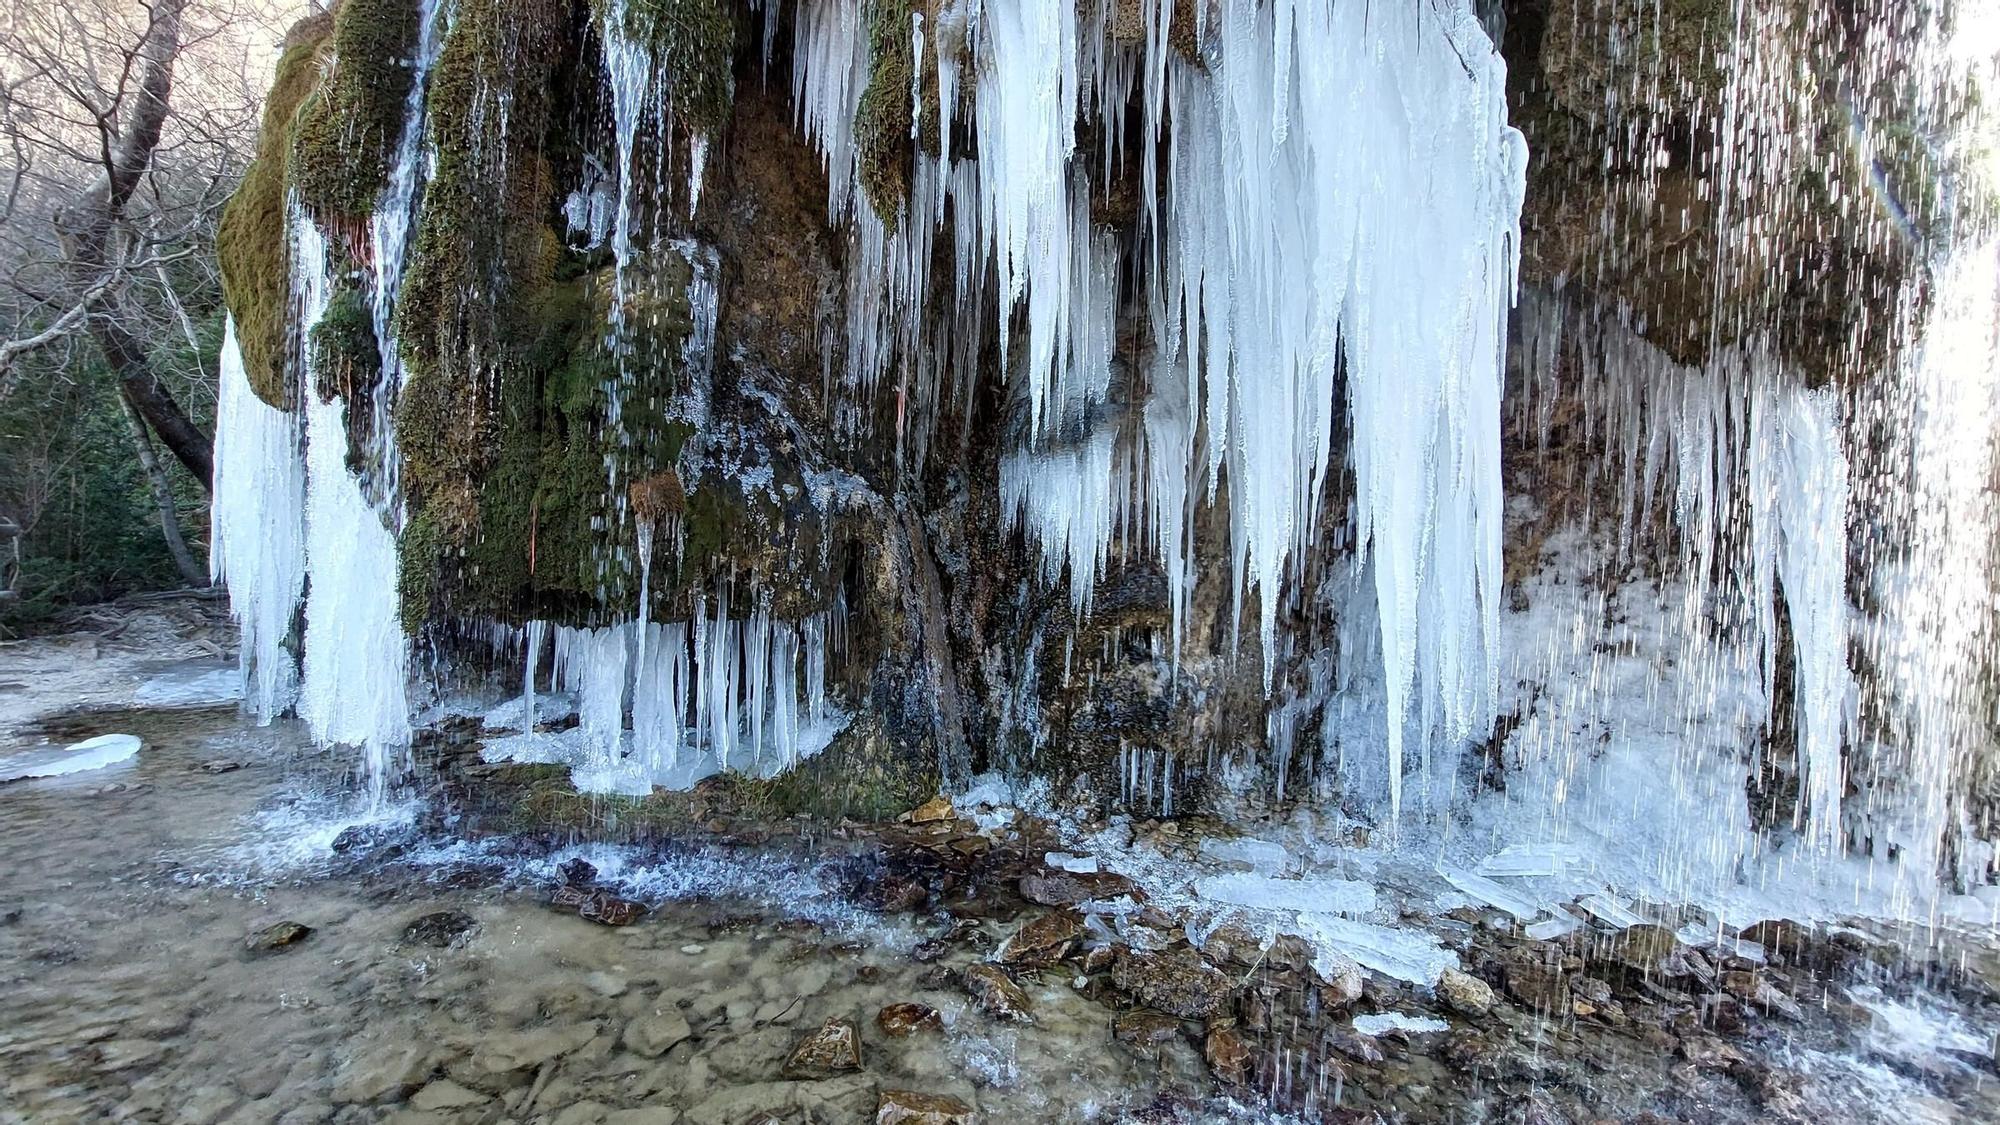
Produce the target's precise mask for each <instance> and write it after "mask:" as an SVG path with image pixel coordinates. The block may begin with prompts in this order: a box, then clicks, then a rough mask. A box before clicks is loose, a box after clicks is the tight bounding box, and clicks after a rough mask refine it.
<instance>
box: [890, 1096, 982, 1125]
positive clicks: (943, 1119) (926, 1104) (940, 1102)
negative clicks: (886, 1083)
mask: <svg viewBox="0 0 2000 1125" xmlns="http://www.w3.org/2000/svg"><path fill="white" fill-rule="evenodd" d="M975 1120H977V1118H976V1117H975V1116H974V1115H973V1112H972V1107H971V1106H969V1105H966V1104H965V1103H964V1102H962V1101H959V1100H958V1099H957V1098H954V1097H949V1096H947V1095H944V1094H919V1093H917V1092H916V1091H914V1090H884V1091H882V1093H881V1095H880V1098H879V1100H878V1101H877V1102H876V1105H875V1125H972V1122H973V1121H975Z"/></svg>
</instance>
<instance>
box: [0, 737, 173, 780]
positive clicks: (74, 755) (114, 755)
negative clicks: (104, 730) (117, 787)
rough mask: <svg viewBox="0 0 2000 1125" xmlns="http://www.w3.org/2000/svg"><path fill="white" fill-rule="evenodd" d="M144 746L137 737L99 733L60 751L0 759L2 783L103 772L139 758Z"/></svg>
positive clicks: (35, 752)
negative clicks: (140, 748)
mask: <svg viewBox="0 0 2000 1125" xmlns="http://www.w3.org/2000/svg"><path fill="white" fill-rule="evenodd" d="M141 745H142V743H141V742H140V740H139V738H138V737H137V736H136V735H130V734H100V735H98V736H97V737H96V738H88V739H85V740H83V741H82V742H76V743H71V744H70V745H68V746H65V747H63V748H62V749H60V750H35V751H30V752H29V753H26V754H20V755H17V756H15V757H12V758H8V759H6V760H0V782H5V781H26V780H28V779H29V778H36V777H62V776H65V775H67V774H73V773H84V772H87V771H89V770H101V769H103V768H104V767H106V766H115V765H117V764H118V763H120V762H129V761H131V760H132V759H133V758H136V757H138V756H139V747H140V746H141Z"/></svg>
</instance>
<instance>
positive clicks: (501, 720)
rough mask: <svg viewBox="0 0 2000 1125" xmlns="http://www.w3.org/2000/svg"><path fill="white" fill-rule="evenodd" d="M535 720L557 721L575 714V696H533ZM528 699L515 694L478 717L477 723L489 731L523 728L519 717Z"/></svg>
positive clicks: (525, 708)
mask: <svg viewBox="0 0 2000 1125" xmlns="http://www.w3.org/2000/svg"><path fill="white" fill-rule="evenodd" d="M533 702H534V708H535V722H537V723H557V722H562V721H563V720H565V719H568V718H569V717H570V716H572V715H574V714H576V697H575V696H573V695H568V694H552V695H536V696H535V697H534V700H533ZM528 704H529V700H528V699H527V698H526V697H523V696H518V695H517V696H515V697H514V698H512V699H509V700H508V701H507V702H505V703H502V704H501V705H499V706H498V707H495V708H493V709H492V710H490V711H487V712H486V713H485V714H484V715H482V716H481V717H480V720H479V725H480V726H481V727H483V728H485V729H486V730H489V731H520V730H521V729H523V727H522V722H521V717H522V715H523V714H525V713H526V711H527V709H528Z"/></svg>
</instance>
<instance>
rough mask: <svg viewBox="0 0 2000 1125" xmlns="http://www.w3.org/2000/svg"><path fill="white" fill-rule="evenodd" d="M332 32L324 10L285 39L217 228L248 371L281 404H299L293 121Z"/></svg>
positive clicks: (263, 393)
mask: <svg viewBox="0 0 2000 1125" xmlns="http://www.w3.org/2000/svg"><path fill="white" fill-rule="evenodd" d="M332 33H333V20H332V18H331V17H330V16H328V15H326V14H320V15H317V16H313V17H311V18H309V19H306V20H302V21H300V23H299V24H298V25H296V26H295V27H294V28H293V29H292V31H291V33H290V34H289V35H288V36H287V37H286V47H285V52H284V54H283V55H282V56H280V57H279V59H278V68H277V74H276V77H275V78H274V80H273V81H272V84H271V92H270V93H269V94H268V95H267V96H266V97H265V99H264V117H263V124H262V125H261V126H260V127H259V129H258V132H257V147H256V151H255V153H254V155H253V156H252V158H251V161H250V166H249V167H248V168H246V169H245V170H244V173H243V179H242V181H241V182H240V183H238V184H237V187H236V191H235V193H234V194H232V195H231V196H230V197H229V202H228V203H227V204H225V205H224V206H223V209H222V219H221V222H220V224H219V225H218V226H217V228H216V233H215V252H216V260H217V264H218V265H219V266H220V268H221V271H222V293H223V299H224V301H225V302H226V303H227V304H228V306H229V312H230V315H231V316H232V317H234V318H235V320H236V340H237V345H238V347H240V348H241V350H242V353H243V370H244V374H245V375H247V376H248V377H249V380H250V386H251V388H252V389H253V390H255V391H256V392H257V397H259V398H261V399H263V400H264V401H265V402H267V403H269V404H271V405H272V406H275V407H278V408H279V409H282V410H289V409H291V408H292V406H293V401H292V394H291V389H290V387H289V385H288V382H287V364H286V360H285V355H286V351H287V349H286V339H287V335H288V333H289V331H290V329H289V326H288V325H287V317H288V315H289V313H290V309H291V290H292V278H291V254H290V249H289V247H290V245H291V231H290V229H289V226H288V221H287V216H286V211H285V192H286V183H287V180H288V173H287V166H288V163H289V158H290V153H291V147H292V145H291V141H292V121H293V118H294V117H295V116H296V115H297V113H298V110H299V106H300V104H301V103H303V102H304V101H305V100H306V97H307V95H309V94H310V93H311V92H312V89H313V86H314V84H315V83H317V82H318V81H319V75H320V63H321V60H322V57H323V53H324V50H325V48H326V45H327V43H328V42H329V40H330V39H331V38H332Z"/></svg>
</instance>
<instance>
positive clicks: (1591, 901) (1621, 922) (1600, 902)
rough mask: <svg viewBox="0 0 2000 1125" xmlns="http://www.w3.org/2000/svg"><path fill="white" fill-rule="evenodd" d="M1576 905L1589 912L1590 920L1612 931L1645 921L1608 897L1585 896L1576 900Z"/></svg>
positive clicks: (1642, 916) (1642, 917)
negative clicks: (1608, 927) (1593, 919)
mask: <svg viewBox="0 0 2000 1125" xmlns="http://www.w3.org/2000/svg"><path fill="white" fill-rule="evenodd" d="M1577 905H1578V906H1581V907H1583V908H1584V909H1585V910H1587V911H1589V912H1590V916H1591V917H1592V918H1595V919H1597V920H1598V921H1600V922H1602V923H1604V924H1605V925H1607V926H1610V927H1612V928H1614V929H1619V930H1625V929H1630V928H1632V927H1633V926H1639V925H1643V924H1645V921H1646V918H1645V916H1644V915H1642V914H1639V913H1636V912H1634V911H1633V910H1632V909H1631V908H1630V907H1628V906H1626V905H1625V904H1624V903H1622V902H1619V901H1618V900H1617V899H1615V898H1612V897H1610V896H1609V895H1585V896H1583V897H1582V898H1581V899H1578V900H1577Z"/></svg>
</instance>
